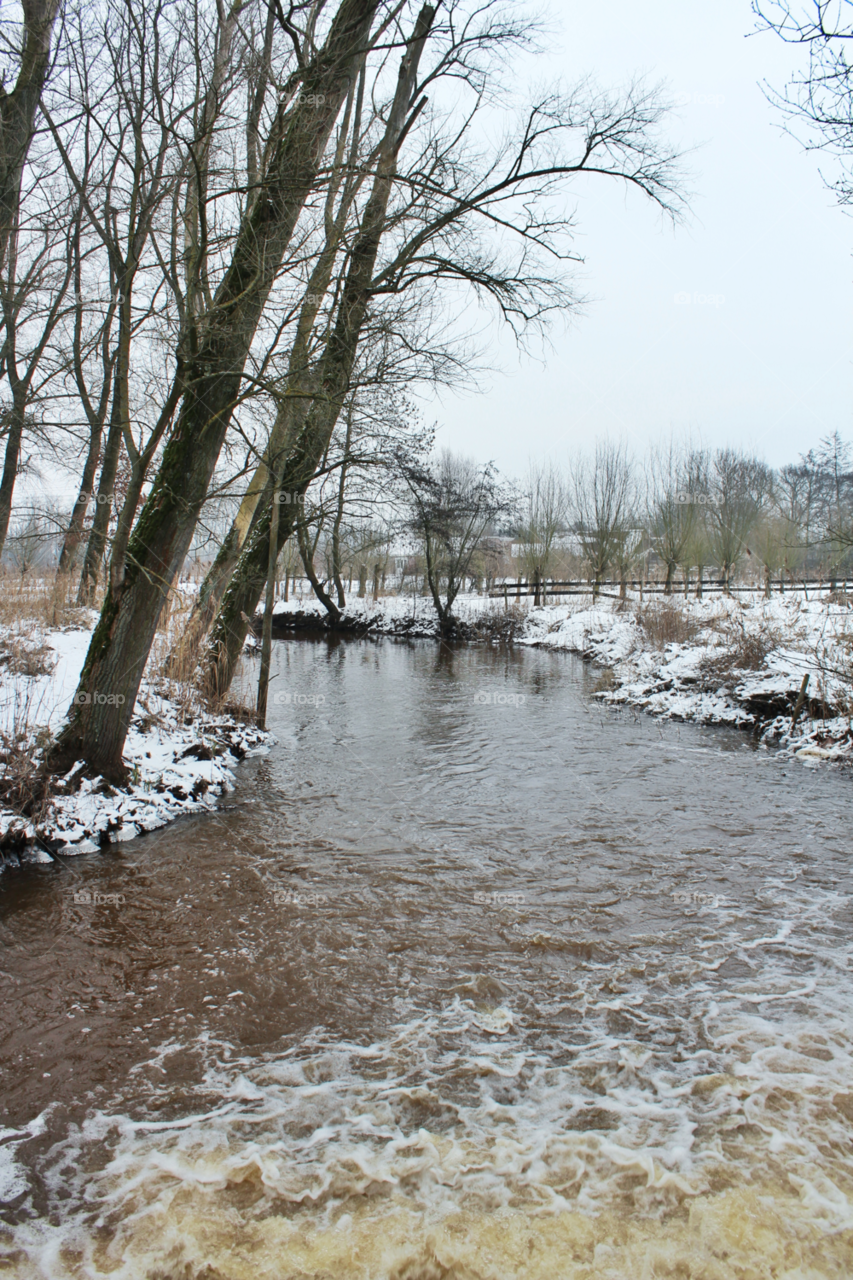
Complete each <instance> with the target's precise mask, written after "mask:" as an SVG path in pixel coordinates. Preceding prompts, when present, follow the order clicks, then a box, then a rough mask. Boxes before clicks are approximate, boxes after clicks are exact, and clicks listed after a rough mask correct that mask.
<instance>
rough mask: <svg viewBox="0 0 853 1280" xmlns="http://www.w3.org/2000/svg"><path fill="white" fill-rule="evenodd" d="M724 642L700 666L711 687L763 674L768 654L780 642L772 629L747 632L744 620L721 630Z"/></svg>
mask: <svg viewBox="0 0 853 1280" xmlns="http://www.w3.org/2000/svg"><path fill="white" fill-rule="evenodd" d="M722 636H723V643H722V645H721V646H720V647H719V648H717V649H715V650H714V652H713V653H712V654H709V655H708V657H707V658H703V659H702V661H701V662H700V663H699V671H700V674H701V676H702V677H703V679H704V680H706V681H707V682H709V683H710V684H715V683H717V684H719V683H721V682H725V681H726V680H728V679H730V678H734V677H736V676H737V675H738V674H739V673H741V672H745V671H760V670H761V668H762V667H763V666H764V663H765V661H766V658H767V655H768V653H770V652H771V651H772V650H773V649H775V648H776V646H777V645H778V644H779V643H780V637H779V635H778V634H777V633H776V632H775V631H774V630H772V628H770V627H762V628H761V629H760V630H758V631H747V629H746V626H745V625H744V621H743V618H732V619H730V620H729V621H728V622H727V623H726V625H725V626H724V628H723V631H722Z"/></svg>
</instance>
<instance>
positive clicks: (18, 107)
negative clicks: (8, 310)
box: [0, 0, 59, 267]
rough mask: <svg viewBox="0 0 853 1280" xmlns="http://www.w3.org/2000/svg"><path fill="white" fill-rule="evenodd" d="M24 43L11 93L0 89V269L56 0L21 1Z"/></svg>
mask: <svg viewBox="0 0 853 1280" xmlns="http://www.w3.org/2000/svg"><path fill="white" fill-rule="evenodd" d="M21 8H22V9H23V15H24V40H23V48H22V51H21V63H20V67H19V69H18V75H17V78H16V80H15V87H14V89H13V90H12V92H11V93H6V91H5V89H3V88H2V87H0V267H2V265H3V264H4V262H5V259H6V250H7V248H8V245H9V237H10V236H11V235H12V231H13V229H14V226H15V223H16V220H17V215H18V206H19V203H20V198H21V178H22V176H23V172H24V165H25V163H26V159H27V153H28V152H29V149H30V143H31V142H32V140H33V134H34V133H35V121H36V113H37V111H38V106H39V102H40V101H41V95H42V90H43V89H44V84H45V80H46V78H47V73H48V70H49V68H50V41H51V37H52V34H53V24H54V22H55V21H56V15H57V13H58V12H59V0H21Z"/></svg>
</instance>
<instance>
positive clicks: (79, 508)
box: [57, 428, 103, 574]
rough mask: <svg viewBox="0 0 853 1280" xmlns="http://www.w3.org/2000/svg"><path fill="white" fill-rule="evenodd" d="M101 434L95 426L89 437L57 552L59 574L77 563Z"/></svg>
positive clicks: (70, 570)
mask: <svg viewBox="0 0 853 1280" xmlns="http://www.w3.org/2000/svg"><path fill="white" fill-rule="evenodd" d="M102 435H103V431H102V430H101V429H97V428H96V429H94V430H93V431H92V434H91V436H90V437H89V449H88V452H87V454H86V461H85V463H84V464H83V474H82V476H81V477H80V490H79V492H78V494H77V501H76V502H75V503H74V510H73V512H72V515H71V522H70V524H69V525H68V528H67V529H66V531H65V537H64V539H63V542H62V551H61V552H60V553H59V565H58V567H57V572H58V573H61V574H62V573H73V572H74V568H75V565H76V563H77V555H78V552H79V550H80V543H81V542H82V541H83V526H84V523H85V520H86V512H87V511H88V509H89V503H90V502H91V501H92V493H93V491H94V488H95V473H96V471H97V469H98V459H99V457H100V456H101V437H102Z"/></svg>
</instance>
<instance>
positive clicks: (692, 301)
mask: <svg viewBox="0 0 853 1280" xmlns="http://www.w3.org/2000/svg"><path fill="white" fill-rule="evenodd" d="M725 300H726V295H725V294H724V293H689V292H688V291H687V289H682V290H681V292H680V293H676V294H675V295H674V297H673V301H674V303H675V305H676V306H677V307H686V306H693V307H721V306H722V305H723V303H724V302H725Z"/></svg>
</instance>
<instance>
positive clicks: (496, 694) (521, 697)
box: [474, 689, 527, 707]
mask: <svg viewBox="0 0 853 1280" xmlns="http://www.w3.org/2000/svg"><path fill="white" fill-rule="evenodd" d="M474 701H475V702H479V703H481V704H483V705H484V706H486V705H488V706H491V707H521V706H523V705H524V703H525V702H526V701H527V695H526V694H524V693H504V692H503V691H502V690H500V689H497V690H494V689H478V690H477V692H476V693H475V694H474Z"/></svg>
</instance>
